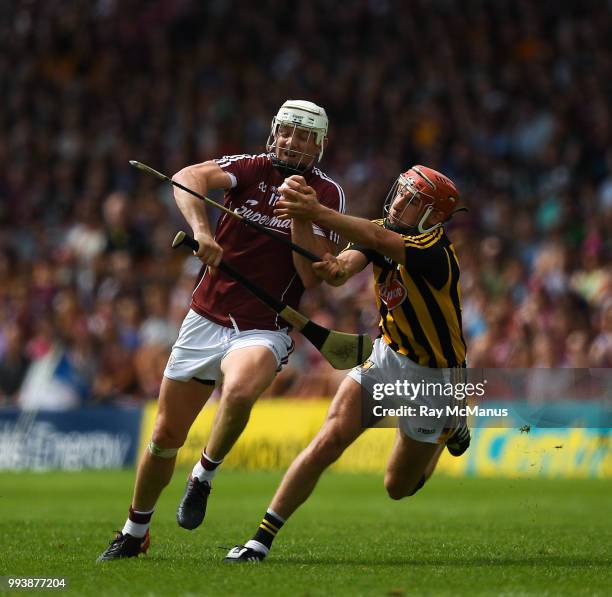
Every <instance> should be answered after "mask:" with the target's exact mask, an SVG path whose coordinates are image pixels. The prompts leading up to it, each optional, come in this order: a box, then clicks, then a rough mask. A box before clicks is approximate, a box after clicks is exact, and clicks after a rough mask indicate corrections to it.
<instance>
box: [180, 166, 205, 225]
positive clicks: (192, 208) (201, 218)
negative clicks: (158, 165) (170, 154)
mask: <svg viewBox="0 0 612 597" xmlns="http://www.w3.org/2000/svg"><path fill="white" fill-rule="evenodd" d="M192 169H193V168H192V167H187V168H183V169H182V170H181V171H180V172H177V173H176V174H175V175H174V176H173V177H172V180H174V181H176V182H179V183H181V184H182V185H183V186H186V187H188V188H190V189H193V190H194V191H196V192H198V193H200V194H201V195H204V196H205V195H206V193H207V191H208V185H207V183H206V179H205V178H203V177H201V176H200V177H199V176H196V175H195V174H194V172H193V171H192ZM174 200H175V201H176V204H177V206H178V208H179V210H180V211H181V213H182V214H183V217H184V218H185V220H187V223H188V224H189V225H190V226H191V229H192V230H193V233H194V234H197V233H205V234H209V235H210V234H211V231H210V224H209V222H208V216H207V215H206V208H205V206H204V203H203V202H202V201H200V199H198V198H197V197H194V196H193V195H191V194H189V193H187V192H185V191H183V190H182V189H179V188H178V187H174Z"/></svg>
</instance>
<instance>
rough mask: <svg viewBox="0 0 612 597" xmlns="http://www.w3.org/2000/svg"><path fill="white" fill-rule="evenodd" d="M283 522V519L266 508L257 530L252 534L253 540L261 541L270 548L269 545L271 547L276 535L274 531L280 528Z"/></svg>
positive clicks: (276, 531)
mask: <svg viewBox="0 0 612 597" xmlns="http://www.w3.org/2000/svg"><path fill="white" fill-rule="evenodd" d="M283 524H285V521H284V520H281V519H280V518H279V517H278V516H276V515H275V514H273V513H271V512H270V510H268V511H267V512H266V515H265V516H264V517H263V520H262V521H261V523H260V524H259V528H258V529H257V532H256V533H255V535H253V541H259V543H262V544H263V545H265V546H266V547H267V548H268V549H270V547H272V541H274V537H276V533H278V531H280V530H281V527H282V526H283Z"/></svg>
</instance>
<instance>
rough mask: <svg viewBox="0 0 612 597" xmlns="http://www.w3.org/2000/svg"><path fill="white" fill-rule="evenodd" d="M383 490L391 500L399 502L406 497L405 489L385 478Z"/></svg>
mask: <svg viewBox="0 0 612 597" xmlns="http://www.w3.org/2000/svg"><path fill="white" fill-rule="evenodd" d="M385 489H386V490H387V495H388V496H389V497H390V498H391V499H392V500H401V499H402V498H405V497H406V496H407V493H406V488H405V487H402V485H401V484H400V483H398V482H397V481H395V480H394V479H389V478H385Z"/></svg>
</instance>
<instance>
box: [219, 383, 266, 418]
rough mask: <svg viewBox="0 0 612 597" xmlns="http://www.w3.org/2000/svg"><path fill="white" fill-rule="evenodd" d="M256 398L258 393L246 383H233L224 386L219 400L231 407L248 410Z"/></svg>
mask: <svg viewBox="0 0 612 597" xmlns="http://www.w3.org/2000/svg"><path fill="white" fill-rule="evenodd" d="M257 398H258V394H257V393H256V392H255V391H254V390H252V389H251V388H250V387H249V386H248V385H243V386H239V385H233V386H231V387H227V388H224V391H223V395H222V397H221V400H222V402H224V403H225V405H226V406H229V407H230V408H232V409H237V410H242V411H246V412H250V410H251V408H252V407H253V404H255V402H256V401H257Z"/></svg>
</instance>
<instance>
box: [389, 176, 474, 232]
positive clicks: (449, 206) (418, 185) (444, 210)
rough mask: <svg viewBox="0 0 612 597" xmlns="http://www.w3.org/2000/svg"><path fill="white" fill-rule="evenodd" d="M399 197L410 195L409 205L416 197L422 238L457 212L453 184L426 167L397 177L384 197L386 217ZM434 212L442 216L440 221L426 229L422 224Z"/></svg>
mask: <svg viewBox="0 0 612 597" xmlns="http://www.w3.org/2000/svg"><path fill="white" fill-rule="evenodd" d="M398 193H401V194H404V193H406V194H410V195H411V196H410V199H409V201H408V204H409V203H411V202H412V201H413V200H414V198H415V197H417V196H418V198H419V199H420V200H421V209H420V211H419V214H418V217H417V228H418V231H419V232H420V233H421V234H424V233H426V232H431V231H432V230H435V229H436V228H438V227H439V226H442V224H443V223H444V222H447V221H448V220H449V219H450V218H451V217H452V215H453V214H454V213H455V212H456V211H458V207H457V206H458V203H459V199H460V197H459V191H458V190H457V187H456V186H455V183H454V182H453V181H452V180H451V179H450V178H448V177H447V176H444V174H442V173H441V172H438V171H437V170H433V169H432V168H428V167H427V166H412V168H410V169H409V170H407V171H406V172H403V173H402V174H400V175H399V176H398V178H397V180H396V181H395V183H394V184H393V186H392V187H391V190H390V191H389V194H388V195H387V200H386V201H385V213H388V211H389V208H390V207H391V204H392V203H393V200H394V199H395V197H396V196H397V194H398ZM459 209H463V208H459ZM433 211H437V212H440V213H441V214H442V216H443V218H442V221H440V222H438V223H437V224H434V225H433V226H429V227H426V226H425V222H426V221H427V218H428V217H429V216H430V215H431V213H432V212H433Z"/></svg>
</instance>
